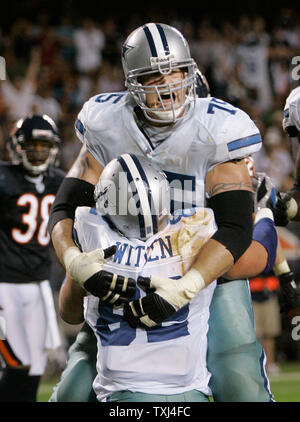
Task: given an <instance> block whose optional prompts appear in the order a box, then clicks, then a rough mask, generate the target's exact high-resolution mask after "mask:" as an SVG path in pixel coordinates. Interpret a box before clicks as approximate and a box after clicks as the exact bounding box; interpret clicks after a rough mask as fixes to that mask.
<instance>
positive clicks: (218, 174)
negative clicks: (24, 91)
mask: <svg viewBox="0 0 300 422" xmlns="http://www.w3.org/2000/svg"><path fill="white" fill-rule="evenodd" d="M122 63H123V69H124V74H125V79H126V86H127V91H124V92H116V93H107V94H100V95H96V96H94V97H92V98H90V99H89V100H88V101H87V102H86V103H85V104H84V106H83V108H82V110H81V111H80V113H79V115H78V118H77V120H76V123H75V127H76V131H77V134H78V136H79V138H80V139H81V141H82V142H83V147H82V150H81V152H80V154H79V156H78V158H77V160H76V161H75V163H74V165H73V166H72V168H71V170H70V171H69V173H68V175H67V177H66V178H65V180H64V182H63V183H62V185H61V188H60V190H59V192H58V195H57V197H56V201H55V203H54V206H53V208H52V212H51V216H50V221H49V231H50V232H51V236H52V241H53V244H54V247H55V250H56V253H57V256H58V258H59V260H60V261H61V263H62V264H63V265H64V266H65V268H66V270H67V272H68V273H71V274H72V277H73V279H74V281H75V282H77V283H79V284H82V283H84V282H85V281H87V280H88V279H89V278H91V277H93V275H95V273H97V272H99V271H101V269H102V264H101V263H100V264H98V266H97V265H94V266H93V267H92V269H90V270H88V271H86V270H85V268H86V266H84V265H83V264H84V262H85V260H86V259H89V257H87V256H86V255H84V254H82V253H81V252H80V250H79V249H78V248H77V249H76V245H75V244H74V240H73V235H72V233H73V220H74V214H75V210H76V208H77V207H78V206H82V205H85V206H93V204H94V197H93V194H94V187H95V185H96V183H97V181H98V179H99V176H100V174H101V172H102V170H103V167H104V166H105V165H106V164H107V163H108V162H109V161H110V160H111V159H113V158H114V157H115V156H118V155H119V154H123V153H125V152H130V153H134V154H143V155H144V156H145V157H147V159H148V160H149V161H153V162H154V163H157V164H158V165H159V166H160V168H162V169H163V170H164V171H165V173H166V175H167V177H168V180H169V182H170V184H171V192H172V197H171V211H172V212H173V211H174V210H176V209H182V208H190V207H194V206H197V207H203V206H207V207H210V208H212V209H213V211H214V215H215V219H216V223H217V226H218V230H217V231H216V232H215V233H214V235H213V236H212V237H211V238H210V239H209V240H208V242H207V243H206V244H205V245H204V246H203V248H201V250H200V252H199V255H198V256H197V258H196V260H195V262H194V264H193V267H192V268H191V269H190V270H189V271H188V272H187V274H185V275H184V282H185V283H186V285H187V288H189V287H190V286H193V285H194V283H195V280H197V283H200V285H201V286H202V287H204V286H206V285H208V284H209V283H210V282H212V281H213V280H215V279H219V281H218V284H217V287H216V289H215V291H214V295H213V299H212V302H211V306H210V324H209V327H210V328H209V333H208V342H209V344H210V346H211V347H209V351H210V352H209V356H208V366H209V370H210V372H211V373H212V377H211V381H210V386H211V389H212V392H213V395H214V398H215V400H216V401H269V400H270V393H269V390H268V389H267V388H265V385H267V384H266V379H265V378H264V376H263V374H262V371H261V363H262V362H263V360H264V353H263V350H262V348H261V346H260V345H259V344H258V342H257V339H256V336H255V331H254V327H253V323H252V304H251V296H250V294H249V288H248V283H247V280H245V279H236V280H234V281H228V280H227V279H224V278H221V277H222V276H223V275H224V274H225V273H226V272H227V271H229V270H230V269H231V267H232V266H233V265H234V263H235V262H237V261H238V260H239V259H240V257H241V256H242V255H243V253H244V252H245V251H246V250H247V249H248V247H249V246H250V244H251V242H252V230H253V223H252V212H253V191H252V183H251V180H250V176H249V173H248V170H247V166H246V164H245V161H244V158H245V157H247V156H249V155H251V154H253V153H255V152H256V151H258V150H259V149H260V147H261V135H260V133H259V130H258V128H257V127H256V125H255V124H254V122H253V121H252V120H251V119H250V117H249V116H248V115H247V114H246V113H245V112H243V111H242V110H240V109H238V108H236V107H234V106H232V105H231V104H228V103H226V102H225V101H222V100H219V99H217V98H214V97H207V98H198V97H197V94H196V80H197V66H196V64H195V62H194V60H193V59H192V58H191V56H190V51H189V46H188V44H187V42H186V40H185V38H184V37H183V35H182V34H181V33H180V32H179V31H178V30H176V29H175V28H173V27H170V26H168V25H165V24H155V23H149V24H146V25H143V26H142V27H139V28H138V29H136V30H135V31H134V32H133V33H132V34H130V35H129V37H128V38H127V40H126V41H125V43H124V45H123V49H122ZM101 257H102V255H101ZM88 262H89V261H88ZM80 264H82V265H80ZM80 268H84V270H83V271H81V269H80ZM160 282H161V283H163V282H164V280H163V279H161V280H160ZM158 283H159V282H158ZM198 287H199V286H198ZM233 321H234V322H235V323H237V325H238V327H235V329H232V322H233ZM86 335H87V334H86V333H84V336H86ZM220 368H222V370H220ZM234 374H238V376H237V377H234ZM246 380H247V388H245V389H241V388H240V385H241V384H244V382H245V383H246ZM249 380H251V381H249ZM229 384H230V386H229Z"/></svg>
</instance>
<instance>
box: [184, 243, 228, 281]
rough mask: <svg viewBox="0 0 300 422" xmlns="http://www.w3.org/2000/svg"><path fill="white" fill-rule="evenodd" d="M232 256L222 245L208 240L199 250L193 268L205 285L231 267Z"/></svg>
mask: <svg viewBox="0 0 300 422" xmlns="http://www.w3.org/2000/svg"><path fill="white" fill-rule="evenodd" d="M233 264H234V262H233V256H232V254H231V253H230V252H229V251H228V249H226V248H225V246H224V245H222V244H221V243H219V242H218V241H217V240H215V239H210V240H209V241H208V242H207V243H206V244H205V245H204V246H203V247H202V248H201V250H200V252H199V254H198V256H197V258H196V260H195V262H194V264H193V267H192V268H194V269H196V270H197V271H199V272H200V274H201V275H202V277H203V280H204V282H205V285H206V286H207V285H209V284H210V283H212V282H213V281H214V280H216V279H217V278H219V277H220V276H222V275H223V274H225V273H226V272H227V271H228V270H229V269H230V268H231V267H232V266H233Z"/></svg>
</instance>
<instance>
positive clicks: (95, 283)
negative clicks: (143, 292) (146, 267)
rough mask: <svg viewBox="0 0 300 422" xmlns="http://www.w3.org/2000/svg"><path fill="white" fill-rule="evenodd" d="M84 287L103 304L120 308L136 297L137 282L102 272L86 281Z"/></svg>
mask: <svg viewBox="0 0 300 422" xmlns="http://www.w3.org/2000/svg"><path fill="white" fill-rule="evenodd" d="M83 287H84V288H85V289H86V290H87V291H88V292H90V293H92V295H94V296H97V297H99V298H100V300H101V301H102V302H105V303H110V304H111V305H115V306H120V305H122V304H123V303H125V302H128V300H129V299H130V298H131V297H133V296H134V294H135V290H136V281H135V280H134V279H132V278H128V277H124V276H122V275H118V274H113V273H111V272H108V271H104V270H101V271H99V272H97V273H96V274H94V275H92V277H90V278H89V279H88V280H86V281H85V282H84V284H83Z"/></svg>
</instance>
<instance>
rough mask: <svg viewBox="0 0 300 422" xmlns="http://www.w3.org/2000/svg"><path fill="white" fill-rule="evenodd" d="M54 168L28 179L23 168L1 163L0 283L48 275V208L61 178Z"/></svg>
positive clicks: (25, 280)
mask: <svg viewBox="0 0 300 422" xmlns="http://www.w3.org/2000/svg"><path fill="white" fill-rule="evenodd" d="M64 175H65V174H64V172H63V171H62V170H60V169H58V168H56V167H49V168H48V170H47V171H46V172H45V173H44V174H41V175H39V176H38V177H30V176H28V175H26V173H25V172H24V169H23V166H22V165H13V164H11V163H10V162H4V161H2V162H0V282H6V283H27V282H32V281H42V280H47V279H48V278H49V275H50V266H51V259H50V254H49V252H50V251H49V248H50V236H49V233H48V232H47V224H48V219H49V211H50V207H51V205H52V203H53V201H54V199H55V195H56V192H57V190H58V188H59V186H60V184H61V182H62V180H63V178H64Z"/></svg>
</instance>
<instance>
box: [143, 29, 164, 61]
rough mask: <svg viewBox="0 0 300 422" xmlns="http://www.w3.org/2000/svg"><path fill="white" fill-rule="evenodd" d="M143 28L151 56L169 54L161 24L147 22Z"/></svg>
mask: <svg viewBox="0 0 300 422" xmlns="http://www.w3.org/2000/svg"><path fill="white" fill-rule="evenodd" d="M143 29H144V31H145V34H146V37H147V40H148V43H149V46H150V50H151V54H152V57H159V56H161V55H162V54H163V55H168V54H170V49H169V44H168V41H167V37H166V34H165V31H164V30H163V27H162V26H161V25H159V24H154V23H149V24H148V25H145V26H144V27H143Z"/></svg>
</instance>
